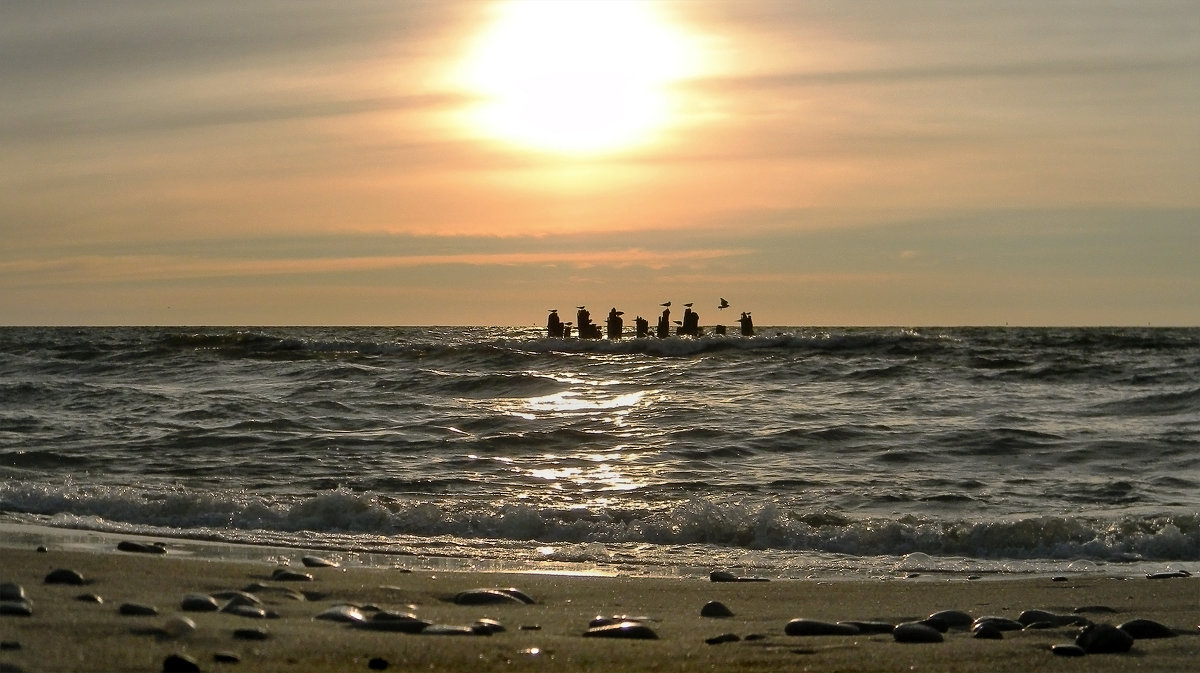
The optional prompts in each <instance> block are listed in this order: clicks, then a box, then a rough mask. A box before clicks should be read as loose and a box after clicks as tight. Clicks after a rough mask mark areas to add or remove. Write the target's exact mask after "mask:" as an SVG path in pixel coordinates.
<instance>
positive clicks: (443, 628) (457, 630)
mask: <svg viewBox="0 0 1200 673" xmlns="http://www.w3.org/2000/svg"><path fill="white" fill-rule="evenodd" d="M421 635H423V636H490V635H492V632H491V631H486V630H478V631H477V630H476V629H475V628H474V627H472V626H462V625H458V624H430V625H429V626H426V627H425V628H424V629H421Z"/></svg>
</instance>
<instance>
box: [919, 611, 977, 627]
mask: <svg viewBox="0 0 1200 673" xmlns="http://www.w3.org/2000/svg"><path fill="white" fill-rule="evenodd" d="M925 619H936V620H937V621H940V622H942V623H944V624H945V625H946V626H948V627H950V628H962V629H965V628H968V627H970V626H971V623H972V622H974V621H975V618H974V617H972V616H971V615H969V614H967V613H965V612H963V611H962V610H941V611H938V612H935V613H933V614H931V615H929V616H928V617H926V618H925Z"/></svg>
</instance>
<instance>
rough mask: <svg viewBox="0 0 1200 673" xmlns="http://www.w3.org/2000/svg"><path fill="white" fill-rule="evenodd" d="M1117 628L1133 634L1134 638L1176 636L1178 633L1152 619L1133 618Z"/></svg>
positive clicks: (1146, 638) (1145, 638)
mask: <svg viewBox="0 0 1200 673" xmlns="http://www.w3.org/2000/svg"><path fill="white" fill-rule="evenodd" d="M1117 628H1118V629H1121V630H1122V631H1124V632H1125V633H1128V634H1129V635H1131V636H1133V638H1134V640H1148V639H1151V638H1174V637H1175V636H1176V635H1178V634H1176V633H1175V632H1174V631H1172V630H1171V629H1170V628H1168V627H1166V626H1165V625H1163V624H1159V623H1158V622H1156V621H1154V620H1151V619H1131V620H1129V621H1127V622H1125V623H1124V624H1120V625H1118V626H1117Z"/></svg>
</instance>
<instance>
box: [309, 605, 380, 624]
mask: <svg viewBox="0 0 1200 673" xmlns="http://www.w3.org/2000/svg"><path fill="white" fill-rule="evenodd" d="M313 619H325V620H328V621H331V622H346V623H352V624H361V623H363V622H365V621H367V618H366V616H365V615H363V613H362V610H359V609H358V608H357V607H355V606H353V605H334V606H332V607H329V608H326V609H324V610H322V611H321V612H320V613H318V614H317V616H316V617H313Z"/></svg>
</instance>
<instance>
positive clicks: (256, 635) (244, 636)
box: [233, 629, 271, 640]
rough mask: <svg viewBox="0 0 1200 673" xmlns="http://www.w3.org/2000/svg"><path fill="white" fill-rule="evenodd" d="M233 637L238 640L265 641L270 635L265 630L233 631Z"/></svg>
mask: <svg viewBox="0 0 1200 673" xmlns="http://www.w3.org/2000/svg"><path fill="white" fill-rule="evenodd" d="M233 637H234V638H236V639H238V640H267V639H269V638H270V637H271V634H270V633H269V632H267V630H266V629H234V631H233Z"/></svg>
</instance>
